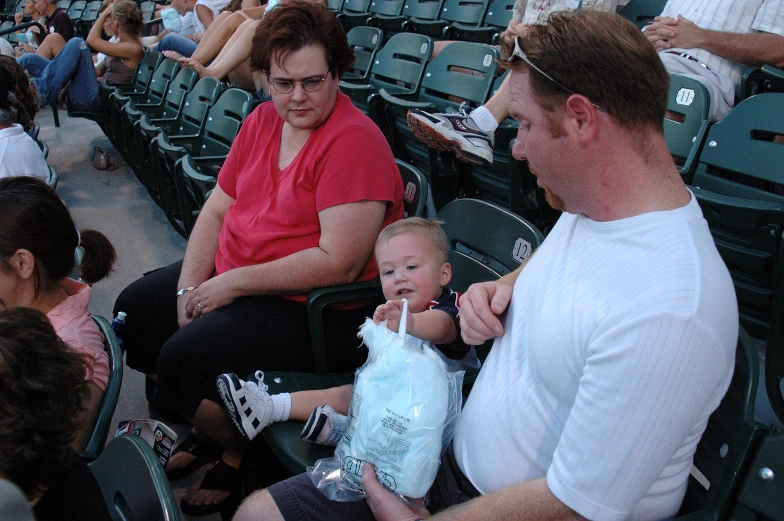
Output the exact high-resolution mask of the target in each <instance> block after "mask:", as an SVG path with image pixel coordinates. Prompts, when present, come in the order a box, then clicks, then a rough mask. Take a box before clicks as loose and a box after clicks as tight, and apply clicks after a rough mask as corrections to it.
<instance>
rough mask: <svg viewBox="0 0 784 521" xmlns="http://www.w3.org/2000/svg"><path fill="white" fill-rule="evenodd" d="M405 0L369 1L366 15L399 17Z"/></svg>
mask: <svg viewBox="0 0 784 521" xmlns="http://www.w3.org/2000/svg"><path fill="white" fill-rule="evenodd" d="M404 4H405V0H371V2H370V7H369V8H368V13H369V14H370V15H381V16H399V15H400V13H401V12H402V11H403V5H404Z"/></svg>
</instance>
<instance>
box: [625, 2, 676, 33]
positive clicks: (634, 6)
mask: <svg viewBox="0 0 784 521" xmlns="http://www.w3.org/2000/svg"><path fill="white" fill-rule="evenodd" d="M666 3H667V0H629V3H628V4H626V6H624V8H623V9H621V11H620V14H621V16H623V17H624V18H626V19H627V20H629V21H630V22H632V23H633V24H635V25H636V26H637V27H639V28H640V29H642V28H643V27H645V26H646V25H650V24H652V23H653V19H654V18H655V17H657V16H659V15H660V14H661V13H662V11H663V10H664V5H665V4H666Z"/></svg>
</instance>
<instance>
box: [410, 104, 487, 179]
mask: <svg viewBox="0 0 784 521" xmlns="http://www.w3.org/2000/svg"><path fill="white" fill-rule="evenodd" d="M406 122H407V123H408V128H410V129H411V132H413V133H414V135H415V136H416V138H417V139H418V140H420V141H421V142H423V143H425V144H426V145H427V146H429V147H430V148H434V149H436V150H442V151H450V152H452V153H454V154H455V156H457V158H458V159H460V160H461V161H465V162H467V163H471V164H475V165H492V164H493V146H494V145H495V135H494V133H493V132H485V131H484V130H481V129H480V128H479V127H478V126H477V125H476V123H474V120H473V119H471V117H470V116H469V115H468V114H467V113H466V111H465V110H463V108H462V107H461V108H460V110H459V111H458V112H451V113H443V114H435V113H433V114H431V113H429V112H424V111H422V110H419V109H411V110H409V111H408V115H407V116H406Z"/></svg>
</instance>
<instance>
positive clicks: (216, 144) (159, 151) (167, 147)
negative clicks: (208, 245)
mask: <svg viewBox="0 0 784 521" xmlns="http://www.w3.org/2000/svg"><path fill="white" fill-rule="evenodd" d="M254 107H255V105H254V98H253V96H252V94H251V93H249V92H247V91H244V90H241V89H234V88H232V89H227V90H226V91H225V92H224V93H223V94H221V96H220V98H218V101H217V102H215V105H213V106H212V107H211V108H210V109H209V111H208V112H207V121H206V122H205V124H204V127H203V128H202V130H201V132H200V133H199V134H195V135H182V134H180V135H176V136H169V135H167V134H165V133H164V132H161V133H160V134H158V137H157V138H156V139H155V140H154V141H153V142H152V143H151V146H150V148H151V150H152V156H153V166H154V172H155V176H156V180H157V182H158V195H159V196H160V199H161V208H163V211H164V213H166V217H167V218H168V219H169V222H170V223H171V224H172V226H173V227H174V229H175V230H177V232H178V233H180V234H182V235H183V236H186V230H185V228H184V227H183V225H182V215H181V214H180V203H179V196H178V189H181V188H182V186H183V180H182V178H181V177H177V178H175V174H177V173H178V172H177V170H176V169H175V168H174V166H175V164H176V163H177V161H178V160H179V159H181V158H182V157H183V156H185V155H186V154H190V155H191V156H193V157H194V159H195V160H196V161H197V162H199V161H203V162H209V164H210V165H213V168H216V169H215V174H216V175H217V168H219V166H220V164H222V163H223V161H224V160H225V159H226V156H227V155H228V153H229V149H230V148H231V144H232V142H233V141H234V138H235V137H236V136H237V133H238V132H239V130H240V127H241V125H242V122H243V121H244V120H245V118H246V117H247V116H248V115H249V114H250V113H251V111H252V110H253V108H254ZM216 164H217V166H215V165H216ZM183 197H187V194H183Z"/></svg>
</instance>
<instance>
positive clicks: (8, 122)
mask: <svg viewBox="0 0 784 521" xmlns="http://www.w3.org/2000/svg"><path fill="white" fill-rule="evenodd" d="M15 86H16V81H15V80H14V77H13V76H11V73H10V72H8V71H7V70H5V69H0V177H13V176H22V175H29V176H33V177H38V178H39V179H42V180H43V181H45V182H47V183H48V182H49V167H48V166H47V165H46V160H45V159H44V155H43V154H42V153H41V149H40V148H38V145H37V144H36V142H35V141H33V138H31V137H30V136H28V135H27V133H26V132H25V131H24V129H23V128H22V125H19V124H17V123H14V121H15V120H16V109H15V108H14V107H13V103H14V100H15V98H14V95H13V91H14V88H15Z"/></svg>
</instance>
